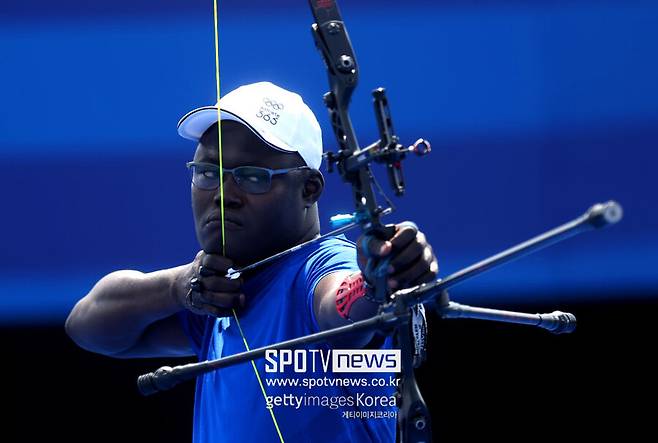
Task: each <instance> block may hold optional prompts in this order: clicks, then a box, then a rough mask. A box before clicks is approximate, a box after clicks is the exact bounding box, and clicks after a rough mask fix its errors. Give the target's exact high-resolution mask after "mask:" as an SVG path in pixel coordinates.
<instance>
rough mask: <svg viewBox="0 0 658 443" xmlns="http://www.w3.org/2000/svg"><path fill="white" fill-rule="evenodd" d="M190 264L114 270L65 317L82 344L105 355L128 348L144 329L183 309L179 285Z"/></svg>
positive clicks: (76, 340) (72, 334)
mask: <svg viewBox="0 0 658 443" xmlns="http://www.w3.org/2000/svg"><path fill="white" fill-rule="evenodd" d="M188 267H189V265H184V266H180V267H177V268H172V269H165V270H161V271H156V272H152V273H147V274H144V273H141V272H138V271H117V272H113V273H111V274H109V275H107V276H105V277H103V278H102V279H101V280H100V281H99V282H98V283H97V284H96V285H95V286H94V287H93V288H92V290H91V291H90V292H89V294H87V295H86V296H85V297H84V298H83V299H81V300H80V301H79V302H78V303H77V304H76V305H75V307H74V308H73V310H72V311H71V313H70V315H69V317H68V319H67V320H66V332H67V333H68V335H69V336H70V337H71V338H72V339H73V340H74V341H75V342H76V343H77V344H78V345H79V346H81V347H83V348H85V349H87V350H90V351H93V352H98V353H102V354H106V355H112V354H116V353H119V352H122V351H125V350H127V349H129V348H131V347H132V346H133V345H134V344H135V343H136V342H137V341H138V339H139V338H140V336H141V335H142V333H143V332H144V331H145V330H146V328H147V327H148V326H149V325H150V324H152V323H154V322H156V321H158V320H162V319H164V318H167V317H170V316H171V315H173V314H175V313H176V312H178V311H180V310H182V309H183V305H182V294H181V291H182V284H181V281H180V280H181V279H183V278H184V275H185V274H186V271H187V268H188Z"/></svg>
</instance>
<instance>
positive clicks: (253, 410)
mask: <svg viewBox="0 0 658 443" xmlns="http://www.w3.org/2000/svg"><path fill="white" fill-rule="evenodd" d="M342 270H352V271H357V270H358V265H357V263H356V249H355V247H354V244H353V243H352V242H350V241H348V240H347V239H345V237H344V236H340V237H330V238H327V239H324V240H322V241H320V242H318V243H317V244H315V245H312V246H308V247H306V248H303V249H302V250H300V251H297V252H296V253H293V254H291V255H289V256H287V257H284V258H282V259H280V260H277V261H276V262H274V263H273V264H271V265H269V266H267V267H266V268H264V269H262V270H261V271H259V272H258V273H257V274H256V275H254V276H253V277H251V278H249V279H247V281H246V282H245V285H244V286H243V291H244V293H245V295H246V296H247V300H248V306H247V307H246V308H245V309H244V310H243V311H242V312H240V313H239V314H238V315H239V317H238V319H239V321H240V326H241V327H242V330H243V332H244V335H245V338H246V340H247V343H248V344H249V347H250V348H251V349H255V348H257V347H261V346H266V345H268V344H273V343H276V342H279V341H283V340H288V339H292V338H295V337H299V336H302V335H306V334H310V333H314V332H318V331H319V328H318V324H317V321H316V319H315V316H314V311H313V292H314V290H315V287H316V285H317V284H318V282H319V281H320V280H321V279H322V278H323V277H324V276H326V275H328V274H330V273H332V272H336V271H342ZM178 315H179V318H180V319H181V323H182V325H183V329H184V330H185V333H186V334H187V335H188V336H189V338H190V340H191V342H192V346H193V348H194V350H195V352H196V354H197V355H198V357H199V360H200V361H203V360H211V359H215V358H219V357H226V356H229V355H233V354H236V353H239V352H243V351H245V345H244V342H243V340H242V336H241V335H240V331H239V329H238V327H237V324H235V320H234V319H233V318H214V317H210V316H200V315H195V314H193V313H191V312H189V311H181V312H180V313H179V314H178ZM390 345H391V343H390V340H389V339H387V340H385V341H383V344H382V347H386V348H390ZM307 349H309V350H311V349H313V350H316V351H313V352H310V351H309V352H307V353H306V356H307V357H308V359H307V362H306V371H305V372H294V365H290V366H287V367H286V371H285V372H283V373H280V372H276V373H271V372H266V371H265V367H266V360H265V359H259V360H256V362H255V363H256V367H257V369H258V372H259V374H260V377H261V379H262V381H263V389H264V391H265V395H266V396H267V398H268V399H269V402H270V404H269V408H268V403H267V402H266V399H265V396H264V394H263V391H262V390H261V387H260V385H259V382H258V379H257V377H256V375H255V373H254V369H253V367H252V365H251V363H248V362H247V363H243V364H240V365H237V366H233V367H229V368H223V369H220V370H218V371H214V372H211V373H208V374H205V375H203V376H201V377H198V378H197V381H196V393H195V404H194V426H193V429H194V431H193V441H194V442H195V443H210V442H213V443H220V442H231V443H234V442H241V443H242V442H244V443H249V442H258V443H266V442H280V441H281V440H280V438H279V435H278V431H277V429H276V427H275V425H274V422H273V420H272V417H271V413H270V411H271V412H272V413H273V414H274V416H275V417H276V420H277V423H278V425H279V430H280V432H281V437H282V438H283V440H284V441H285V442H290V443H293V442H314V443H316V442H318V443H321V442H327V443H329V442H331V443H335V442H394V441H395V411H396V410H397V409H396V407H395V406H394V405H391V402H390V401H389V402H388V404H382V403H378V401H379V400H382V399H383V401H384V403H386V399H387V398H388V399H390V400H393V397H392V396H393V394H394V390H395V387H394V386H393V385H392V376H393V375H394V374H390V373H358V374H353V373H339V374H338V373H337V374H333V373H332V372H331V368H330V367H329V368H328V372H325V371H324V367H323V364H322V362H323V358H324V359H325V360H324V361H325V362H327V361H328V360H327V357H328V351H329V350H330V349H331V348H330V347H329V345H327V344H317V345H310V346H309V347H308V348H307ZM270 363H271V362H270ZM298 363H299V362H298ZM312 363H313V364H314V365H315V368H313V367H312ZM270 368H271V365H270ZM298 369H299V366H298ZM312 369H315V371H314V372H313V371H312ZM337 378H339V379H340V380H336V379H337ZM373 378H377V379H378V380H376V383H373V382H372V379H373ZM304 379H306V380H307V381H306V382H304ZM309 379H315V380H316V381H315V382H309V381H308V380H309ZM294 380H297V382H296V383H297V386H294V383H295V382H294ZM388 381H391V383H388ZM277 383H278V385H277ZM304 383H306V384H304ZM309 383H310V384H315V385H316V386H313V387H309ZM284 384H285V385H284ZM374 384H378V385H381V384H386V386H377V387H375V386H374ZM341 399H342V400H341ZM373 399H374V401H375V403H374V404H373ZM359 400H360V401H359ZM277 401H278V403H276V402H277Z"/></svg>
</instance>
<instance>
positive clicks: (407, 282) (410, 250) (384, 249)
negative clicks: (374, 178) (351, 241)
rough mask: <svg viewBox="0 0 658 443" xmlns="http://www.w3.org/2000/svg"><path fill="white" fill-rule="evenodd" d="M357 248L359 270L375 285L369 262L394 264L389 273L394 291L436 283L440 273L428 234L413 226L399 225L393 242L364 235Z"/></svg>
mask: <svg viewBox="0 0 658 443" xmlns="http://www.w3.org/2000/svg"><path fill="white" fill-rule="evenodd" d="M356 244H357V259H358V262H359V267H360V268H361V271H362V272H363V273H364V275H365V276H366V279H367V280H368V282H369V283H371V284H372V283H374V281H373V276H371V275H366V266H367V263H368V260H382V259H389V260H390V262H389V266H388V271H387V272H388V286H389V288H390V289H391V290H398V289H403V288H408V287H411V286H416V285H419V284H421V283H427V282H430V281H433V280H435V279H436V276H437V274H438V272H439V265H438V262H437V260H436V257H435V256H434V251H433V250H432V247H431V246H430V245H429V243H427V238H426V237H425V234H423V233H422V232H421V231H419V230H418V227H417V226H416V225H415V224H414V223H412V222H403V223H399V224H397V225H395V235H393V237H392V238H390V239H389V240H380V239H377V238H375V237H373V236H365V235H362V236H361V237H359V239H358V241H357V243H356Z"/></svg>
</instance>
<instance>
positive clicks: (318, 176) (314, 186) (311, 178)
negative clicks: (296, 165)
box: [302, 169, 324, 208]
mask: <svg viewBox="0 0 658 443" xmlns="http://www.w3.org/2000/svg"><path fill="white" fill-rule="evenodd" d="M305 175H306V177H305V178H304V185H303V186H302V198H303V199H304V206H305V207H307V208H310V207H311V206H313V205H314V204H315V203H316V202H317V201H318V199H319V198H320V195H321V194H322V191H323V190H324V176H323V175H322V173H321V172H320V171H318V170H315V169H312V170H310V171H307V172H306V174H305Z"/></svg>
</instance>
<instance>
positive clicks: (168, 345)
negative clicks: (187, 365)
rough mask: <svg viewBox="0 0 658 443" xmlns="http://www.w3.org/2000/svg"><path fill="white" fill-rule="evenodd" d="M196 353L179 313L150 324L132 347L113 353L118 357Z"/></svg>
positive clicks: (170, 355) (180, 355)
mask: <svg viewBox="0 0 658 443" xmlns="http://www.w3.org/2000/svg"><path fill="white" fill-rule="evenodd" d="M193 355H196V354H195V353H194V350H193V349H192V344H191V342H190V339H189V337H188V336H187V334H186V333H185V331H184V330H183V326H182V324H181V321H180V319H179V318H178V315H176V314H174V315H171V316H169V317H167V318H164V319H162V320H158V321H156V322H154V323H152V324H150V325H149V326H148V327H147V328H146V329H145V330H144V332H143V333H142V335H141V336H140V337H139V339H138V340H137V343H135V344H134V345H133V346H132V347H130V348H128V349H126V350H124V351H121V352H119V353H116V354H112V357H117V358H148V357H186V356H193Z"/></svg>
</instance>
